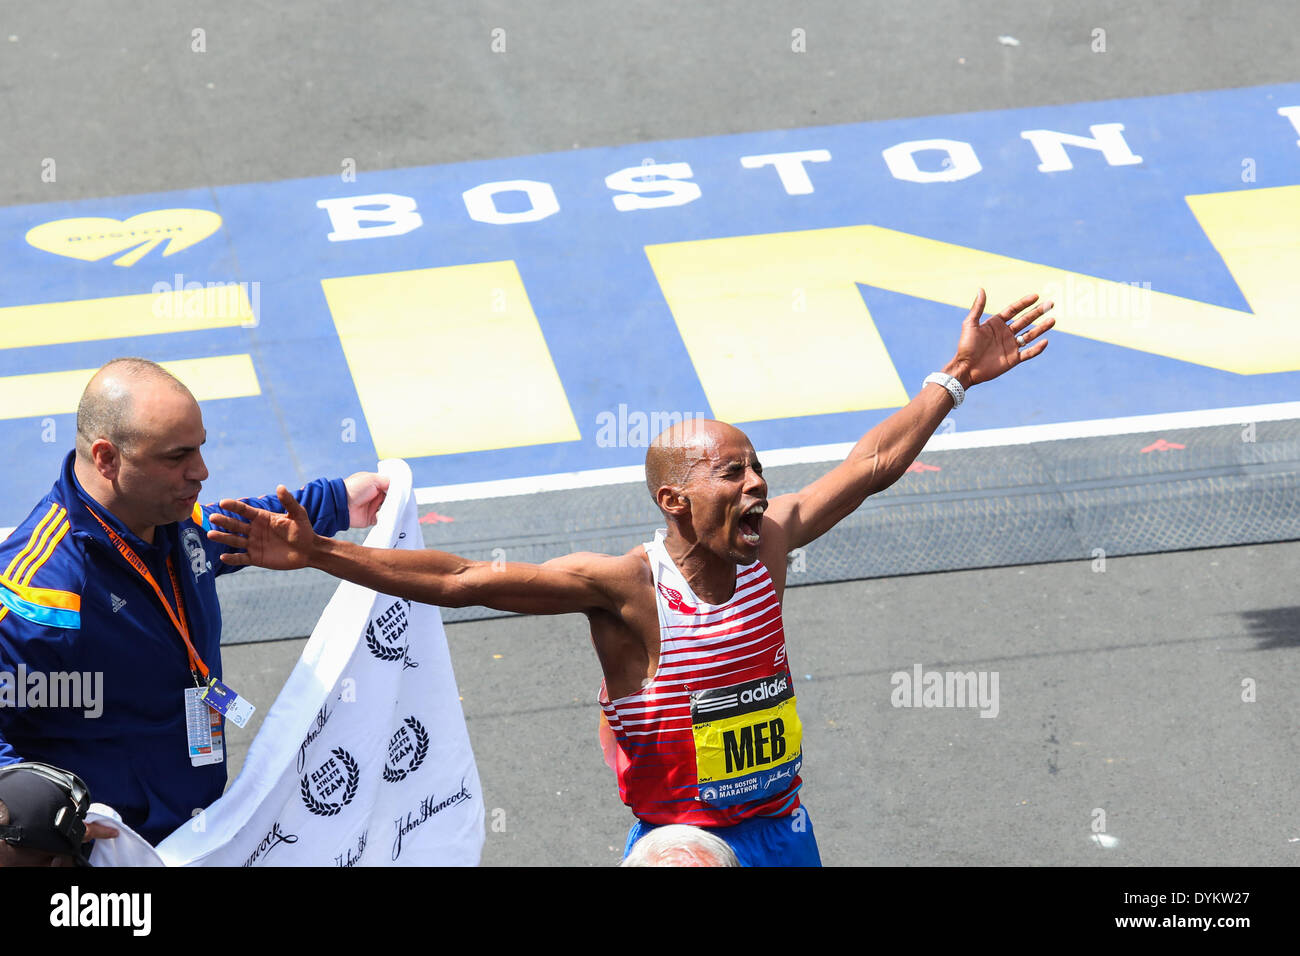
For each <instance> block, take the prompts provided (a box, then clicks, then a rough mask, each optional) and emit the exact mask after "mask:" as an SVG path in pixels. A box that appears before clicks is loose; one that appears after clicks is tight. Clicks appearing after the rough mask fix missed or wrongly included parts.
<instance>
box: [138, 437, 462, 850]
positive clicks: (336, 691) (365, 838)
mask: <svg viewBox="0 0 1300 956" xmlns="http://www.w3.org/2000/svg"><path fill="white" fill-rule="evenodd" d="M379 470H380V472H381V473H383V474H385V475H388V476H389V478H391V480H392V484H391V486H390V487H389V489H388V497H387V500H386V501H385V502H384V505H383V507H382V509H381V510H380V512H379V518H378V524H377V525H376V527H374V528H373V529H372V530H371V532H370V534H369V535H368V536H367V538H366V541H365V544H366V545H367V546H369V547H382V548H393V547H395V548H411V549H419V548H422V547H423V539H422V537H421V534H420V525H419V521H418V515H417V511H416V504H415V499H414V497H413V495H412V491H411V471H410V468H409V467H407V465H406V462H404V461H401V460H396V459H390V460H386V461H383V462H380V465H379ZM288 573H292V572H288ZM483 817H484V814H483V801H482V796H481V791H480V787H479V779H478V770H477V769H476V767H475V764H474V754H473V752H472V751H471V749H470V743H469V734H468V732H467V731H466V728H465V717H464V713H463V711H462V709H461V706H460V698H459V695H458V693H457V690H456V680H455V676H454V675H453V673H452V668H451V657H450V655H449V653H448V651H447V638H446V635H445V633H444V632H443V627H442V617H441V615H440V614H439V611H438V609H437V608H436V607H430V606H427V605H421V604H412V603H410V602H408V601H404V600H400V599H398V598H393V597H388V596H385V595H380V594H376V593H375V592H374V591H370V590H367V589H365V588H362V587H359V586H357V585H354V584H348V583H342V584H340V585H339V588H338V590H337V591H336V592H335V594H334V597H333V598H332V599H331V600H330V603H329V605H328V606H327V607H326V608H325V613H324V614H323V615H322V616H321V619H320V621H319V623H318V624H317V625H316V629H315V630H314V631H313V632H312V636H311V639H310V640H309V641H308V642H307V645H306V647H305V648H303V653H302V658H301V659H300V660H299V661H298V664H297V665H296V666H295V667H294V670H293V673H292V674H291V675H290V676H289V680H288V682H287V683H286V684H285V686H284V689H283V690H282V691H281V692H280V696H279V697H278V698H277V699H276V701H275V703H274V704H273V705H272V706H271V709H270V711H269V712H268V713H267V715H266V719H265V720H264V721H263V724H262V727H261V729H260V730H259V731H258V734H257V737H256V738H255V739H254V740H253V743H252V746H251V748H250V749H249V752H248V757H247V758H246V760H245V761H244V766H243V769H242V771H241V772H240V774H239V776H238V778H236V780H235V781H234V783H232V784H231V785H230V787H229V789H227V791H226V793H225V794H224V795H223V796H222V797H221V799H220V800H218V801H217V802H216V803H214V804H213V805H212V806H210V807H208V808H207V810H206V811H204V812H203V813H202V814H200V815H199V816H198V817H196V818H195V819H194V820H193V821H192V822H191V823H190V824H188V825H186V826H183V827H181V828H180V829H179V830H177V831H176V832H175V833H173V834H171V835H170V836H169V837H167V839H165V840H164V841H163V842H162V843H160V844H159V845H158V848H157V849H158V854H159V855H160V856H161V857H162V860H163V861H164V862H165V863H166V864H167V865H169V866H440V865H441V866H449V865H451V866H475V865H477V864H478V862H479V857H480V855H481V853H482V849H483V837H484V828H483V826H484V824H483Z"/></svg>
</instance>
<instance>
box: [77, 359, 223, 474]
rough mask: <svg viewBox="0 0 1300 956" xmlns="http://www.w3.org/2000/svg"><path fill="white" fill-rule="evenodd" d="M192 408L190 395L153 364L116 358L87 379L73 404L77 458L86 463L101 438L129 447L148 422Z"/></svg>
mask: <svg viewBox="0 0 1300 956" xmlns="http://www.w3.org/2000/svg"><path fill="white" fill-rule="evenodd" d="M178 404H179V405H185V406H188V405H191V404H192V405H195V406H196V407H197V403H196V402H195V401H194V396H193V395H191V394H190V390H189V389H188V388H186V387H185V386H184V385H183V384H181V382H180V380H179V379H177V378H176V376H174V375H172V374H171V373H170V372H168V371H167V370H166V369H165V368H163V367H162V366H161V365H159V364H158V363H157V362H150V361H149V360H148V359H141V358H120V359H114V360H113V361H111V362H109V363H108V364H107V365H105V366H104V367H103V368H101V369H100V370H99V371H98V372H96V373H95V374H94V376H93V377H92V378H91V380H90V383H89V384H88V385H87V386H86V390H85V391H84V392H82V394H81V402H80V403H79V404H78V405H77V457H79V458H81V459H83V460H86V461H89V460H90V458H91V454H90V446H91V445H93V444H94V443H95V442H96V441H98V440H99V439H101V438H103V439H106V440H108V441H110V442H112V443H113V444H114V445H115V446H117V447H118V448H126V449H130V447H131V446H132V445H133V444H134V443H135V442H136V441H137V440H138V439H139V438H140V437H141V436H142V435H145V434H148V432H149V430H150V427H151V423H152V420H153V419H155V418H157V417H158V416H159V415H160V414H165V413H167V412H169V411H171V410H172V409H173V408H174V407H175V406H177V405H178Z"/></svg>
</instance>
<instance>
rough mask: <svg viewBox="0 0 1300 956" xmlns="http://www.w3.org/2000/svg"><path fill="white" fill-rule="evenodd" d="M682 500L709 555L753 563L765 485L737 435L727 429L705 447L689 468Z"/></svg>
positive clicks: (760, 469) (751, 450)
mask: <svg viewBox="0 0 1300 956" xmlns="http://www.w3.org/2000/svg"><path fill="white" fill-rule="evenodd" d="M687 495H688V497H689V498H690V502H691V515H692V521H693V524H694V525H695V533H696V535H697V536H698V537H699V539H700V541H701V542H702V543H703V544H704V545H705V546H706V547H707V548H708V549H709V550H710V551H712V552H713V553H714V554H718V555H722V556H725V557H726V558H727V559H728V560H730V561H734V562H735V563H736V564H752V563H753V562H754V561H756V560H757V559H758V545H759V541H760V536H761V532H762V524H763V517H762V512H763V511H764V510H765V509H766V508H767V482H766V481H765V480H764V479H763V466H762V464H761V463H760V462H759V460H758V453H757V452H755V451H754V446H753V445H751V444H750V443H749V439H748V438H746V437H745V435H744V433H743V432H741V431H739V430H732V431H731V432H729V433H728V434H727V435H726V436H725V437H720V438H719V439H718V440H717V441H715V442H712V443H711V445H710V447H709V448H708V450H707V451H706V452H705V453H704V455H703V457H702V458H701V459H700V460H699V461H698V462H696V463H695V465H694V467H693V468H692V469H691V480H690V484H689V485H688V488H687Z"/></svg>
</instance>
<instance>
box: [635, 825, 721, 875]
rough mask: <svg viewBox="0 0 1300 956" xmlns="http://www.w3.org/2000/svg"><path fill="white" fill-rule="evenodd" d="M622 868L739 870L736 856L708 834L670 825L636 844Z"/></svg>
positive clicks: (703, 831)
mask: <svg viewBox="0 0 1300 956" xmlns="http://www.w3.org/2000/svg"><path fill="white" fill-rule="evenodd" d="M619 866H740V860H738V859H737V858H736V853H735V851H734V850H732V849H731V847H729V846H728V845H727V842H726V841H725V840H723V839H722V838H721V837H718V836H715V835H714V834H712V833H710V832H709V831H708V830H702V829H700V828H699V827H693V826H688V825H687V824H685V823H670V824H668V825H667V826H662V827H655V828H654V829H653V830H651V831H650V832H649V833H647V834H646V835H645V836H643V837H642V838H641V839H639V840H637V841H636V845H635V846H634V847H632V852H631V853H629V854H628V855H627V859H625V860H624V861H623V862H622V863H620V864H619Z"/></svg>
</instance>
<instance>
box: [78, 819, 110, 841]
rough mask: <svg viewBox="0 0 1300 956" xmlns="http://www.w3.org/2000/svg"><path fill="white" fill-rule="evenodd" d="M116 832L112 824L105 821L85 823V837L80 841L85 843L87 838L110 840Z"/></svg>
mask: <svg viewBox="0 0 1300 956" xmlns="http://www.w3.org/2000/svg"><path fill="white" fill-rule="evenodd" d="M117 832H118V831H117V830H114V829H113V828H112V826H110V825H109V824H107V823H87V824H86V839H85V840H83V841H82V842H83V843H85V842H87V841H89V840H111V839H113V837H115V836H117Z"/></svg>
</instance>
